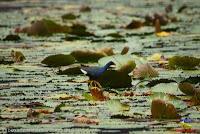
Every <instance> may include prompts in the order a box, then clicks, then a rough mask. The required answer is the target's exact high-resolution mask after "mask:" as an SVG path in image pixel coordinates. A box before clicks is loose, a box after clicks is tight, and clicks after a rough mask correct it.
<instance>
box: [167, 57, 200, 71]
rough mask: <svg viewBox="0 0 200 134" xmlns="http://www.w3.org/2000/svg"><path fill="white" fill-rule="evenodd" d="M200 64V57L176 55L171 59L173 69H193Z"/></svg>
mask: <svg viewBox="0 0 200 134" xmlns="http://www.w3.org/2000/svg"><path fill="white" fill-rule="evenodd" d="M199 65H200V59H199V58H195V57H189V56H174V57H172V58H170V59H169V67H170V68H172V69H183V70H191V69H195V67H197V66H199Z"/></svg>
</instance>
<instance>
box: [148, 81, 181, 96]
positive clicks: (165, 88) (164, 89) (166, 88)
mask: <svg viewBox="0 0 200 134" xmlns="http://www.w3.org/2000/svg"><path fill="white" fill-rule="evenodd" d="M151 90H152V92H161V93H167V94H172V95H180V94H182V92H180V91H179V90H178V84H177V83H175V82H171V83H160V84H157V85H156V86H154V87H151Z"/></svg>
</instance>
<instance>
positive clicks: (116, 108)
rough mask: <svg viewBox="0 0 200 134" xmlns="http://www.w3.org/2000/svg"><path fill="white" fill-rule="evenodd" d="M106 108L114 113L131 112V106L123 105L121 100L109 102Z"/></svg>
mask: <svg viewBox="0 0 200 134" xmlns="http://www.w3.org/2000/svg"><path fill="white" fill-rule="evenodd" d="M106 106H107V107H108V108H109V110H110V111H112V112H122V111H129V110H130V106H129V105H127V104H123V103H121V102H120V100H117V99H114V100H108V101H107V102H106Z"/></svg>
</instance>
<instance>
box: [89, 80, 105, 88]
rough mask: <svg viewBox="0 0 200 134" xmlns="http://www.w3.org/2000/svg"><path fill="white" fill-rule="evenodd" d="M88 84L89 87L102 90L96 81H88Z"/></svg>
mask: <svg viewBox="0 0 200 134" xmlns="http://www.w3.org/2000/svg"><path fill="white" fill-rule="evenodd" d="M88 83H89V87H95V88H96V87H97V88H102V86H101V84H100V83H99V82H98V81H95V80H90V81H89V82H88Z"/></svg>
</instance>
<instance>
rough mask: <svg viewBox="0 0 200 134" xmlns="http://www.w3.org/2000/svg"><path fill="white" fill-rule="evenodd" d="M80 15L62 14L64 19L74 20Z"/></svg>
mask: <svg viewBox="0 0 200 134" xmlns="http://www.w3.org/2000/svg"><path fill="white" fill-rule="evenodd" d="M78 17H79V16H78V15H75V14H73V13H66V14H64V15H62V19H63V20H74V19H76V18H78Z"/></svg>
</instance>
